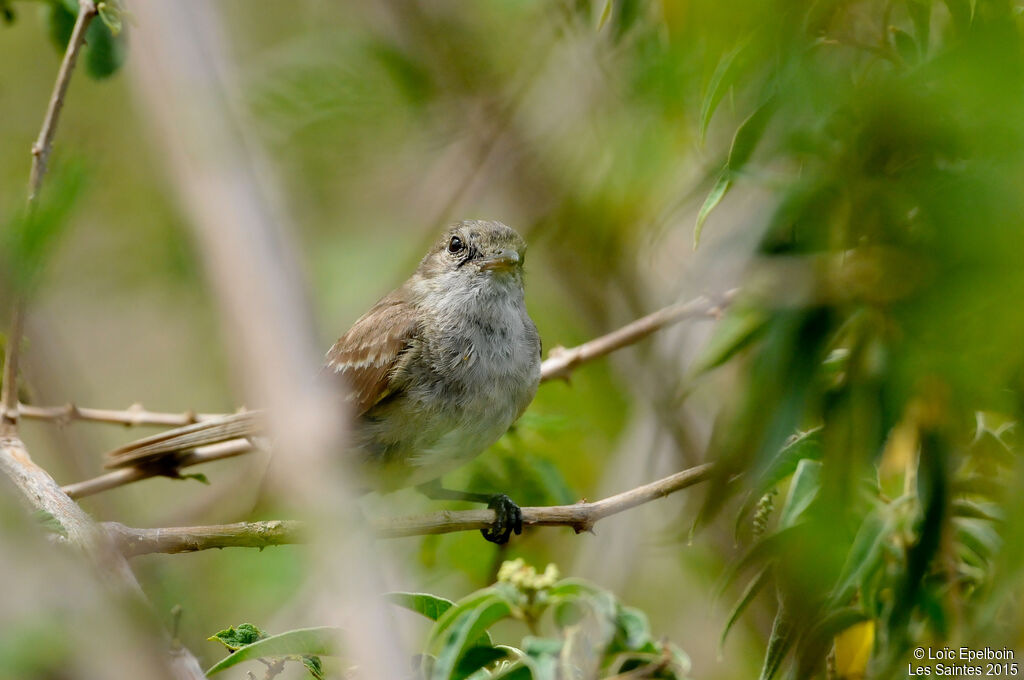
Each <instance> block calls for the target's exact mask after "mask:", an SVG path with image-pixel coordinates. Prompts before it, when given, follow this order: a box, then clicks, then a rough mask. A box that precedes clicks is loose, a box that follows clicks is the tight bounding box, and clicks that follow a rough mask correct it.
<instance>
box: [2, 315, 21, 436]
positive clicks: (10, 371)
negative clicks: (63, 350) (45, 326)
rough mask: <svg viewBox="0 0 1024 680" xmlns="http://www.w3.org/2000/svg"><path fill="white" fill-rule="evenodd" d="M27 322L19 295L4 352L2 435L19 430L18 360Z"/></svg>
mask: <svg viewBox="0 0 1024 680" xmlns="http://www.w3.org/2000/svg"><path fill="white" fill-rule="evenodd" d="M24 324H25V303H24V300H22V299H21V297H20V296H19V297H18V298H16V299H15V301H14V307H13V308H12V309H11V327H10V329H9V330H8V332H7V345H6V352H5V353H4V372H3V386H2V387H3V392H2V394H0V435H3V434H15V433H16V432H17V431H18V410H19V409H18V405H17V404H18V361H19V354H20V352H19V349H20V347H21V335H22V326H23V325H24Z"/></svg>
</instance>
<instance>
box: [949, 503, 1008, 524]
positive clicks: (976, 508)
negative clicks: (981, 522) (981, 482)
mask: <svg viewBox="0 0 1024 680" xmlns="http://www.w3.org/2000/svg"><path fill="white" fill-rule="evenodd" d="M953 516H954V517H967V518H970V519H985V520H989V521H990V522H1001V521H1003V520H1004V519H1005V517H1004V514H1003V511H1002V510H1001V509H1000V508H999V506H997V505H995V504H994V503H976V502H975V501H969V500H966V499H959V500H955V501H953Z"/></svg>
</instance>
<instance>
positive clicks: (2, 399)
mask: <svg viewBox="0 0 1024 680" xmlns="http://www.w3.org/2000/svg"><path fill="white" fill-rule="evenodd" d="M94 16H96V5H95V4H94V3H93V0H79V3H78V16H77V18H76V19H75V26H74V28H73V29H72V30H71V39H70V40H68V46H67V49H66V50H65V51H64V59H63V60H62V61H61V63H60V70H59V71H58V72H57V81H56V82H55V83H54V85H53V93H52V94H51V95H50V104H49V106H47V108H46V115H45V116H43V126H42V128H41V129H40V130H39V137H38V138H37V139H36V141H35V144H33V145H32V171H31V174H30V177H29V189H28V204H29V207H30V208H31V207H32V205H33V204H34V203H35V201H36V197H37V196H38V195H39V189H40V187H42V185H43V177H44V176H45V175H46V163H47V161H48V160H49V159H50V151H51V150H52V149H53V136H54V135H55V134H56V133H57V123H58V122H59V121H60V112H61V109H62V108H64V96H65V95H66V94H67V91H68V85H70V84H71V74H72V73H73V72H74V70H75V64H76V63H77V62H78V53H79V52H80V51H81V49H82V43H83V41H84V40H85V31H86V29H87V28H89V24H90V23H91V22H92V19H93V17H94ZM24 325H25V300H24V298H23V297H22V296H21V295H20V294H17V295H16V296H15V300H14V306H13V309H12V311H11V327H10V329H9V332H8V334H7V352H6V354H5V356H4V372H3V381H4V382H3V391H2V393H0V429H2V430H3V431H4V432H5V433H13V432H15V431H16V429H17V423H18V360H19V354H20V351H19V350H20V347H21V335H22V330H23V327H24Z"/></svg>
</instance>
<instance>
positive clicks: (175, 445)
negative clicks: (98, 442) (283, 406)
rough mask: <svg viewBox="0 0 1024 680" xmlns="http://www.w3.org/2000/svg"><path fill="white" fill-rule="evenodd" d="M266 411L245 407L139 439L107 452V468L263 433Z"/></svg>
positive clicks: (147, 462)
mask: <svg viewBox="0 0 1024 680" xmlns="http://www.w3.org/2000/svg"><path fill="white" fill-rule="evenodd" d="M262 428H263V414H262V413H260V412H259V411H245V412H243V413H234V414H232V415H229V416H223V417H220V418H215V419H213V420H204V421H201V422H198V423H194V424H192V425H185V426H184V427H177V428H175V429H173V430H167V431H166V432H160V433H159V434H155V435H153V436H152V437H146V438H145V439H137V440H135V441H133V442H130V443H128V444H125V445H124V446H122V447H120V448H117V449H114V450H113V451H111V452H110V453H108V454H107V462H106V463H105V464H104V467H106V468H122V467H132V466H146V465H157V464H159V463H162V462H167V461H168V459H170V458H171V457H172V456H175V455H177V454H180V453H183V452H185V451H191V450H192V449H195V448H196V447H199V446H207V445H209V444H219V443H220V442H226V441H231V440H232V439H243V438H246V437H254V436H256V435H259V434H261V431H262Z"/></svg>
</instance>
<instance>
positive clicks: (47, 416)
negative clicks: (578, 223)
mask: <svg viewBox="0 0 1024 680" xmlns="http://www.w3.org/2000/svg"><path fill="white" fill-rule="evenodd" d="M735 295H736V291H729V292H727V293H725V294H724V295H722V296H721V297H719V298H718V299H717V300H715V299H712V298H709V297H705V296H701V297H697V298H694V299H693V300H690V301H689V302H681V303H677V304H674V305H669V306H668V307H663V308H661V309H659V310H658V311H656V312H652V313H651V314H648V315H647V316H644V317H641V318H639V319H637V320H636V321H633V322H630V323H628V324H626V325H625V326H623V327H622V328H619V329H617V330H614V331H612V332H611V333H608V334H606V335H602V336H600V337H597V338H594V339H593V340H589V341H588V342H585V343H583V344H582V345H578V346H576V347H572V348H569V349H566V348H564V347H554V348H552V350H551V351H550V352H548V358H547V359H545V360H544V363H543V364H541V380H542V381H547V380H553V379H555V378H565V377H567V376H568V375H569V374H570V373H571V372H572V371H573V370H574V369H575V368H576V367H578V366H580V365H581V364H585V363H588V362H590V361H593V360H595V359H599V358H600V357H603V356H605V355H606V354H610V353H611V352H614V351H615V350H617V349H622V348H623V347H627V346H629V345H632V344H634V343H637V342H639V341H640V340H643V339H644V338H646V337H647V336H648V335H650V334H651V333H654V332H655V331H658V330H660V329H662V328H665V327H666V326H670V325H672V324H674V323H678V322H680V321H683V320H685V319H692V318H698V317H708V318H717V317H718V316H720V315H721V313H722V310H723V309H724V308H725V306H726V305H728V304H729V302H731V301H732V299H733V298H734V297H735ZM18 412H19V414H20V415H21V417H22V418H31V419H34V420H52V421H58V422H72V421H76V420H82V421H91V422H97V423H111V424H115V425H124V426H126V427H131V426H137V425H160V426H168V427H181V426H184V425H192V424H193V423H198V422H200V421H203V420H213V419H215V418H221V417H223V416H225V415H227V414H224V413H196V412H195V411H191V410H189V411H183V412H180V413H166V412H159V411H147V410H146V409H145V408H143V406H142V405H141V404H133V405H132V406H130V407H129V408H127V409H124V410H122V411H119V410H116V409H99V408H85V407H79V406H75V405H74V404H66V405H64V406H30V405H28V404H19V405H18Z"/></svg>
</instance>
